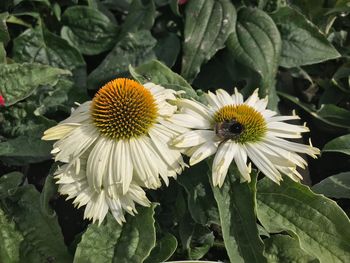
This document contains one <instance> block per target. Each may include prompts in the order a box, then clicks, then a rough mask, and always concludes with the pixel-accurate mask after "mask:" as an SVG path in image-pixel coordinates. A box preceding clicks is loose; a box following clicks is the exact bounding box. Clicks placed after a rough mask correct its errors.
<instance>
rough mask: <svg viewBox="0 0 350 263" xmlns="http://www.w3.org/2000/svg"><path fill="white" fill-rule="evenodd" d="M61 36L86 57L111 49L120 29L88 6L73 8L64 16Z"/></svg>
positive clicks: (67, 10)
mask: <svg viewBox="0 0 350 263" xmlns="http://www.w3.org/2000/svg"><path fill="white" fill-rule="evenodd" d="M62 23H63V24H64V25H65V26H64V27H62V30H61V36H62V37H63V38H64V39H66V40H67V41H68V42H69V43H70V44H71V45H72V46H75V47H77V48H78V49H79V50H80V51H81V53H83V54H86V55H97V54H100V53H101V52H103V51H106V50H109V49H111V48H112V47H113V46H114V44H115V42H116V37H117V34H118V27H117V25H115V24H114V23H112V22H111V21H110V19H109V18H108V17H107V16H105V15H104V14H103V13H101V12H100V11H98V10H96V9H93V8H90V7H87V6H72V7H70V8H68V9H66V11H65V12H64V14H63V16H62Z"/></svg>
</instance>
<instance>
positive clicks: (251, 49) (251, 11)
mask: <svg viewBox="0 0 350 263" xmlns="http://www.w3.org/2000/svg"><path fill="white" fill-rule="evenodd" d="M281 43H282V41H281V36H280V33H279V31H278V29H277V27H276V25H275V23H274V22H273V20H272V19H271V18H270V17H269V16H268V15H267V14H266V13H265V12H263V11H261V10H259V9H256V8H248V7H242V8H241V9H240V10H239V12H238V17H237V25H236V30H235V32H234V33H232V34H231V35H230V36H229V38H228V40H227V48H228V49H229V51H230V52H231V55H232V56H233V57H234V58H235V59H236V60H237V61H238V62H240V63H242V64H243V65H246V66H247V67H249V68H251V69H252V70H254V71H255V72H257V73H258V74H259V76H260V78H261V81H260V86H259V95H260V97H265V96H269V108H272V109H274V108H276V106H277V102H278V98H277V95H276V90H275V76H276V72H277V68H278V62H279V58H280V53H281Z"/></svg>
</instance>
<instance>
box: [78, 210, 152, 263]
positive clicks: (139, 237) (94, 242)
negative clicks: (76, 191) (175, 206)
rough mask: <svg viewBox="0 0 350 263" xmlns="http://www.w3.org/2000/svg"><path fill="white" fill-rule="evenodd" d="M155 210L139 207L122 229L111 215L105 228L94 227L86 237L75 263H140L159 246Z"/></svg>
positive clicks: (81, 243) (90, 228)
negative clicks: (157, 244) (154, 217)
mask: <svg viewBox="0 0 350 263" xmlns="http://www.w3.org/2000/svg"><path fill="white" fill-rule="evenodd" d="M154 208H155V205H152V206H151V207H138V208H137V210H138V214H136V215H135V216H128V217H127V218H126V223H124V224H123V225H122V226H120V225H119V224H118V223H117V221H116V220H115V219H114V218H113V216H112V215H111V214H108V215H107V217H106V219H105V221H104V222H103V223H102V225H100V226H98V225H96V224H91V225H90V226H89V227H88V229H87V230H86V232H85V233H84V234H83V236H82V239H81V242H80V243H79V245H78V247H77V250H76V252H75V256H74V263H80V262H81V263H95V262H99V263H110V262H116V263H139V262H143V261H144V260H145V259H146V258H147V257H148V256H149V254H150V252H151V250H152V249H153V247H154V246H155V242H156V233H155V227H154V219H153V215H154Z"/></svg>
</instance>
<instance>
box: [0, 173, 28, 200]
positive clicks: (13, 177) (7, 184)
mask: <svg viewBox="0 0 350 263" xmlns="http://www.w3.org/2000/svg"><path fill="white" fill-rule="evenodd" d="M23 177H24V175H23V174H22V173H20V172H12V173H8V174H4V175H2V176H1V177H0V199H3V198H5V197H7V196H8V195H10V194H11V193H12V192H13V191H16V188H17V187H18V186H19V185H20V184H21V183H22V182H23Z"/></svg>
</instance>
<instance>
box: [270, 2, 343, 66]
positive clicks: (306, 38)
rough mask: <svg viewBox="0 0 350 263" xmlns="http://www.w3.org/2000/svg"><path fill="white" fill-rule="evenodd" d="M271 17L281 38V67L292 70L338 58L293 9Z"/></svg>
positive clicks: (284, 10)
mask: <svg viewBox="0 0 350 263" xmlns="http://www.w3.org/2000/svg"><path fill="white" fill-rule="evenodd" d="M271 17H272V19H273V20H274V21H275V23H276V25H277V27H278V29H279V31H280V33H281V37H282V52H281V60H280V65H281V66H283V67H286V68H292V67H298V66H302V65H309V64H316V63H319V62H323V61H325V60H329V59H335V58H338V57H340V54H339V53H338V51H337V50H336V49H335V48H334V47H333V46H332V45H331V43H329V42H328V40H327V38H326V37H325V36H324V35H323V34H322V33H321V32H320V31H319V29H318V28H317V27H316V26H315V25H313V24H312V23H311V22H310V21H308V20H307V19H306V18H305V17H304V16H303V15H302V14H301V13H299V12H298V11H296V10H295V9H293V8H291V7H288V6H286V7H283V8H280V9H279V10H278V11H277V12H275V13H272V14H271Z"/></svg>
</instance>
